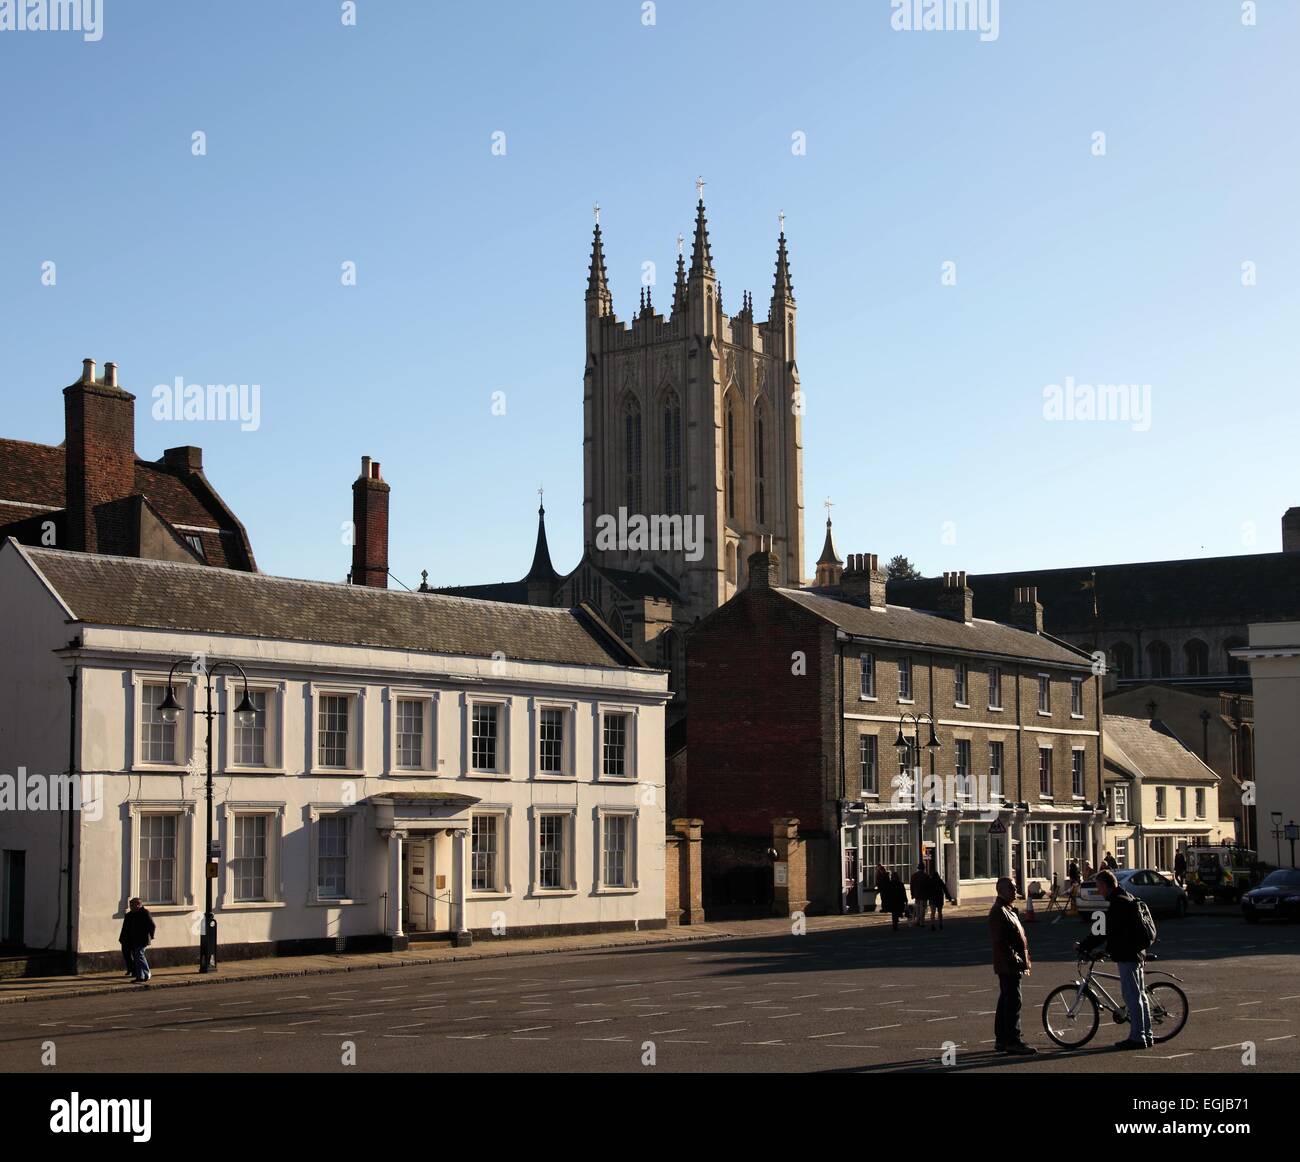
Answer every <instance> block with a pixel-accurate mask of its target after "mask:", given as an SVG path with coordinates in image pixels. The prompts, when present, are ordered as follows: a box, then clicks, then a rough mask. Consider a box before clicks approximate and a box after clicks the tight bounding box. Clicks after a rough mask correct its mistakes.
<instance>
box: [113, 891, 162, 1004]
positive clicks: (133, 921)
mask: <svg viewBox="0 0 1300 1162" xmlns="http://www.w3.org/2000/svg"><path fill="white" fill-rule="evenodd" d="M156 932H157V927H156V926H155V925H154V922H153V917H152V916H151V915H149V909H148V908H146V907H145V906H144V904H143V903H141V901H140V897H139V896H134V897H132V899H131V901H130V905H129V907H128V908H127V912H126V915H125V916H123V917H122V931H121V932H120V933H119V934H118V942H119V943H120V944H121V945H122V948H123V949H124V950H125V951H126V953H127V955H128V956H129V958H130V964H131V975H132V976H133V977H134V978H135V979H136V980H137V981H138V982H139V983H140V984H147V983H148V981H149V978H150V977H151V976H152V975H153V973H152V972H150V971H149V958H148V957H147V956H146V955H145V949H146V948H148V947H149V944H150V942H151V941H152V940H153V938H154V934H155V933H156Z"/></svg>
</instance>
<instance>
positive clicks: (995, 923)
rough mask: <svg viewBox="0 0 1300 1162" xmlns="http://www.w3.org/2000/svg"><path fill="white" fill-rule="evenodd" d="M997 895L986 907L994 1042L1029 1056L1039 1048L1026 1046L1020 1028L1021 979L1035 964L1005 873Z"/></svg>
mask: <svg viewBox="0 0 1300 1162" xmlns="http://www.w3.org/2000/svg"><path fill="white" fill-rule="evenodd" d="M997 891H998V898H997V899H996V900H995V901H994V903H993V907H992V908H991V909H989V936H990V937H991V938H992V941H993V971H994V972H995V973H996V974H997V978H998V984H999V986H1000V988H999V989H998V1007H997V1013H996V1015H995V1016H994V1018H993V1043H994V1045H995V1046H996V1047H997V1050H998V1052H999V1053H1013V1054H1015V1055H1016V1056H1019V1057H1026V1056H1030V1055H1032V1054H1034V1053H1037V1052H1038V1050H1037V1049H1035V1048H1034V1047H1033V1046H1032V1045H1026V1044H1025V1039H1024V1035H1023V1034H1022V1033H1021V1031H1020V1008H1021V1003H1022V999H1023V998H1022V994H1021V982H1022V979H1023V978H1024V977H1026V976H1028V975H1029V974H1030V972H1031V971H1032V969H1033V967H1034V964H1033V960H1032V959H1031V958H1030V956H1029V939H1028V937H1026V936H1025V930H1024V928H1023V927H1022V926H1021V923H1020V914H1019V913H1018V912H1017V911H1016V904H1015V901H1016V885H1015V884H1014V883H1012V882H1011V880H1009V879H1008V878H1007V877H1006V876H1003V877H1002V878H1001V879H999V880H998V885H997Z"/></svg>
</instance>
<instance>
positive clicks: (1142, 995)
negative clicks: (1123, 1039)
mask: <svg viewBox="0 0 1300 1162" xmlns="http://www.w3.org/2000/svg"><path fill="white" fill-rule="evenodd" d="M1115 967H1116V968H1117V969H1119V986H1120V988H1121V989H1122V990H1123V992H1124V1007H1125V1008H1127V1009H1128V1017H1129V1034H1128V1036H1129V1040H1130V1041H1140V1042H1141V1043H1142V1044H1143V1045H1151V1044H1152V1041H1151V1006H1150V1005H1149V1004H1147V991H1146V981H1144V980H1143V979H1142V977H1143V973H1142V962H1141V961H1140V960H1121V961H1117V962H1116V964H1115Z"/></svg>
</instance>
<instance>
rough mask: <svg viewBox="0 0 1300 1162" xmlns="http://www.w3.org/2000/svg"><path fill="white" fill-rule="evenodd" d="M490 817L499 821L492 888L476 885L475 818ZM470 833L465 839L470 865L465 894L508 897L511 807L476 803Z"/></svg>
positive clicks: (471, 896)
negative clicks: (495, 865) (494, 878)
mask: <svg viewBox="0 0 1300 1162" xmlns="http://www.w3.org/2000/svg"><path fill="white" fill-rule="evenodd" d="M480 816H482V817H485V818H487V817H490V818H492V819H495V820H496V821H497V874H496V883H495V885H494V886H493V887H491V888H476V887H474V820H475V819H477V818H479V817H480ZM467 830H468V831H469V834H468V835H467V836H466V839H465V854H466V857H467V858H468V859H469V867H468V868H466V869H465V895H466V897H467V898H468V899H473V900H487V899H500V898H504V897H508V896H509V895H510V894H511V890H510V808H509V807H508V806H506V805H504V804H500V803H491V804H475V806H474V808H473V809H472V810H471V811H470V824H469V827H468V828H467Z"/></svg>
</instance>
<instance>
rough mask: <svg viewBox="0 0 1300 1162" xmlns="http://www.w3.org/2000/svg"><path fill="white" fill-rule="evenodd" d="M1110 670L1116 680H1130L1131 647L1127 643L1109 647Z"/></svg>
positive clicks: (1131, 664) (1117, 643) (1131, 665)
mask: <svg viewBox="0 0 1300 1162" xmlns="http://www.w3.org/2000/svg"><path fill="white" fill-rule="evenodd" d="M1110 668H1111V670H1112V671H1114V673H1115V676H1116V677H1118V678H1132V677H1133V676H1134V674H1133V647H1132V646H1131V645H1129V644H1128V642H1116V643H1115V644H1114V645H1113V646H1111V647H1110Z"/></svg>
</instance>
